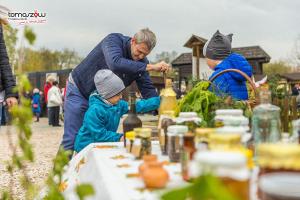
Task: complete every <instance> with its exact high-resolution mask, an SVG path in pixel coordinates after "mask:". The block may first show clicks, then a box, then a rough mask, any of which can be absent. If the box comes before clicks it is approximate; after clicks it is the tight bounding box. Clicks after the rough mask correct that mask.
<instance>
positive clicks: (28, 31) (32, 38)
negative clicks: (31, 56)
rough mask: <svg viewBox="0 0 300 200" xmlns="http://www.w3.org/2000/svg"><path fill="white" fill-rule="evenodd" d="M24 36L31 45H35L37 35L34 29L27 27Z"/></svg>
mask: <svg viewBox="0 0 300 200" xmlns="http://www.w3.org/2000/svg"><path fill="white" fill-rule="evenodd" d="M24 36H25V38H26V39H27V41H28V42H29V44H30V45H33V44H34V41H35V39H36V35H35V33H34V32H33V30H32V28H30V27H28V26H25V29H24Z"/></svg>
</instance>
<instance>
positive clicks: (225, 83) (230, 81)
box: [210, 53, 252, 100]
mask: <svg viewBox="0 0 300 200" xmlns="http://www.w3.org/2000/svg"><path fill="white" fill-rule="evenodd" d="M225 69H238V70H240V71H242V72H244V73H246V74H247V75H248V76H249V77H251V76H252V67H251V66H250V64H249V63H248V61H247V60H246V59H245V58H244V57H243V56H241V55H239V54H237V53H232V54H230V55H229V56H228V57H227V58H225V59H224V60H223V61H222V62H221V63H220V64H218V65H217V66H216V67H215V69H214V73H213V74H212V75H211V77H213V76H215V75H216V74H218V73H219V72H221V71H223V70H225ZM211 77H210V78H211ZM213 84H214V85H215V86H216V88H217V89H215V90H216V93H217V94H219V92H218V90H221V92H223V93H225V94H228V95H230V96H231V97H232V98H234V99H236V100H247V99H248V91H247V86H246V79H245V78H244V77H243V76H242V75H240V74H239V73H236V72H227V73H224V74H223V75H221V76H219V77H218V78H216V79H215V80H214V82H213Z"/></svg>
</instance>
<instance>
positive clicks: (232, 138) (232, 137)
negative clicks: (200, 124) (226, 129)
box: [209, 133, 241, 143]
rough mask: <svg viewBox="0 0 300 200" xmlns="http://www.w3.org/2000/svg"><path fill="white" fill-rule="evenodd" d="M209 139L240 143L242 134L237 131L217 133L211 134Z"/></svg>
mask: <svg viewBox="0 0 300 200" xmlns="http://www.w3.org/2000/svg"><path fill="white" fill-rule="evenodd" d="M209 139H210V140H211V142H225V143H227V142H234V143H240V142H241V135H240V134H237V133H226V134H222V133H215V134H210V135H209Z"/></svg>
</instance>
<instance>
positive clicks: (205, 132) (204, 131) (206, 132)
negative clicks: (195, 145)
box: [195, 128, 216, 136]
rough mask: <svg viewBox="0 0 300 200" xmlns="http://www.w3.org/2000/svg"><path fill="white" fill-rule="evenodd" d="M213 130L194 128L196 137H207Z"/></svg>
mask: <svg viewBox="0 0 300 200" xmlns="http://www.w3.org/2000/svg"><path fill="white" fill-rule="evenodd" d="M215 130H216V129H215V128H196V130H195V132H196V135H203V136H208V135H209V134H211V133H214V132H215Z"/></svg>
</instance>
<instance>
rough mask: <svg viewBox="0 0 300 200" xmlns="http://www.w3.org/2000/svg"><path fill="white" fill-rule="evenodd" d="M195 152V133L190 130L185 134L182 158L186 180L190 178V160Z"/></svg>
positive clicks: (182, 169)
mask: <svg viewBox="0 0 300 200" xmlns="http://www.w3.org/2000/svg"><path fill="white" fill-rule="evenodd" d="M195 152H196V147H195V135H194V134H193V133H191V132H188V133H186V134H184V136H183V151H182V153H181V158H180V162H181V173H182V178H183V179H184V180H185V181H189V180H190V177H189V166H190V162H191V161H192V160H193V157H194V153H195Z"/></svg>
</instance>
